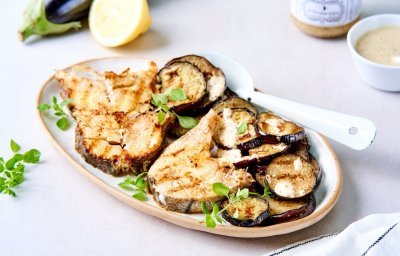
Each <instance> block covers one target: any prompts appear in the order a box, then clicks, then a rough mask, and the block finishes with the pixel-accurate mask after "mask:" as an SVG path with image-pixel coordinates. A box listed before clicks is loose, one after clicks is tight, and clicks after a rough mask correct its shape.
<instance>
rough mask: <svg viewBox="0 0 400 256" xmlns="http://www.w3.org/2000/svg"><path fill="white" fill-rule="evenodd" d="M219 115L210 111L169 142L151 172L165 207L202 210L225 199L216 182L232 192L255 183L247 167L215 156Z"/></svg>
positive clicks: (154, 189)
mask: <svg viewBox="0 0 400 256" xmlns="http://www.w3.org/2000/svg"><path fill="white" fill-rule="evenodd" d="M217 118H218V117H217V114H216V113H215V112H214V111H213V110H210V112H209V113H208V114H207V115H205V116H204V117H203V118H202V119H201V121H200V122H199V124H198V125H197V126H196V127H195V128H193V129H192V130H190V131H189V132H187V133H186V134H185V135H183V136H182V137H180V138H179V139H178V140H176V141H174V142H173V143H172V144H171V145H169V146H168V147H167V148H166V149H165V150H164V151H163V153H162V154H161V155H160V156H159V157H158V159H157V160H156V161H155V162H154V164H153V165H152V166H151V168H150V170H149V172H148V175H147V177H148V182H149V188H150V190H151V192H152V193H153V195H154V198H155V199H156V201H158V202H159V203H160V204H161V205H162V206H163V207H165V208H166V209H168V210H171V211H176V212H182V213H200V212H201V203H202V202H206V203H210V202H216V201H219V200H221V198H220V197H218V196H216V195H215V193H214V192H213V191H212V184H213V183H215V182H222V183H224V184H225V185H226V186H228V187H229V188H230V189H231V190H232V191H235V190H236V189H237V188H244V187H249V186H250V185H251V184H252V183H253V182H254V180H253V178H252V177H251V175H250V174H249V173H248V172H247V171H246V170H244V169H236V168H232V167H230V166H224V165H221V164H220V163H219V161H218V158H215V157H213V156H212V155H211V148H212V147H213V146H214V145H213V140H212V137H213V133H214V128H215V122H216V120H217Z"/></svg>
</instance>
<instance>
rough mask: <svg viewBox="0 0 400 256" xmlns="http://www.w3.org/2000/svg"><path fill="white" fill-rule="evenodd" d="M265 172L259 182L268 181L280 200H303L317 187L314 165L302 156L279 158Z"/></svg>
mask: <svg viewBox="0 0 400 256" xmlns="http://www.w3.org/2000/svg"><path fill="white" fill-rule="evenodd" d="M264 170H265V173H264V175H262V176H261V177H258V178H259V179H260V178H261V180H258V182H259V183H261V182H262V183H261V184H263V183H264V180H266V181H267V183H268V185H269V187H270V188H271V191H272V192H273V193H274V194H275V195H277V196H278V197H280V198H284V199H295V198H301V197H304V196H306V195H308V194H310V193H311V192H312V191H313V189H314V188H315V186H316V181H317V180H316V177H315V173H314V167H313V165H312V164H311V163H309V162H308V161H306V160H304V159H303V158H301V157H300V156H296V155H293V154H286V155H282V156H278V157H276V158H274V159H273V160H272V161H271V162H270V163H269V164H268V166H266V167H265V169H264Z"/></svg>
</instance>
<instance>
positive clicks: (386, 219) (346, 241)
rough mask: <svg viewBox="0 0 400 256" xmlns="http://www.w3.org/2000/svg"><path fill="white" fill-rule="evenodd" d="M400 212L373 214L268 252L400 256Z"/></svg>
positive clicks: (298, 255)
mask: <svg viewBox="0 0 400 256" xmlns="http://www.w3.org/2000/svg"><path fill="white" fill-rule="evenodd" d="M399 222H400V213H393V214H373V215H369V216H367V217H365V218H363V219H361V220H359V221H357V222H354V223H353V224H351V225H350V226H348V227H347V228H346V229H344V230H342V231H340V232H337V233H333V234H327V235H322V236H319V237H315V238H311V239H308V240H305V241H301V242H298V243H295V244H291V245H289V246H286V247H284V248H281V249H278V250H276V251H274V252H270V253H268V254H265V256H287V255H296V256H302V255H304V256H312V255H318V256H320V255H321V256H325V255H326V256H328V255H335V256H336V255H341V256H342V255H343V256H347V255H351V256H352V255H363V256H364V255H366V256H367V255H377V256H381V255H382V256H392V255H393V256H400V224H399Z"/></svg>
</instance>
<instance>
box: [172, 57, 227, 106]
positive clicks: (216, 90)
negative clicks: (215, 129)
mask: <svg viewBox="0 0 400 256" xmlns="http://www.w3.org/2000/svg"><path fill="white" fill-rule="evenodd" d="M175 62H189V63H191V64H192V65H194V66H196V67H197V68H198V69H199V70H200V71H201V72H202V73H203V75H204V77H205V79H206V81H207V94H208V96H207V97H206V98H205V100H204V102H203V104H202V107H208V106H210V105H211V104H212V103H213V102H215V101H216V100H217V99H219V98H221V97H222V96H223V95H224V92H225V88H226V85H225V75H224V73H223V72H222V70H221V69H219V68H217V67H215V66H214V65H213V64H211V63H210V62H209V61H208V60H207V59H206V58H204V57H201V56H197V55H193V54H191V55H186V56H182V57H179V58H175V59H173V60H171V61H169V62H168V63H167V64H166V66H169V65H171V64H173V63H175Z"/></svg>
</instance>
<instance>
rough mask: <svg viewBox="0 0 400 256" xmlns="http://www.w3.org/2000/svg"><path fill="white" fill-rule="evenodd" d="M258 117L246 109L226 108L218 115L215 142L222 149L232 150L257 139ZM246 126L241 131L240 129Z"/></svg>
mask: <svg viewBox="0 0 400 256" xmlns="http://www.w3.org/2000/svg"><path fill="white" fill-rule="evenodd" d="M255 121H256V117H255V115H254V113H253V112H251V111H249V110H247V109H245V108H236V109H230V108H224V109H222V111H221V112H220V113H219V114H218V121H217V123H216V127H215V134H214V140H215V141H216V143H217V144H218V145H220V146H221V147H222V148H226V149H232V148H236V147H237V145H239V144H242V143H244V142H247V141H250V140H253V139H254V138H256V137H257V133H256V129H255V125H254V124H255ZM241 126H244V129H242V130H240V129H239V127H241Z"/></svg>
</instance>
